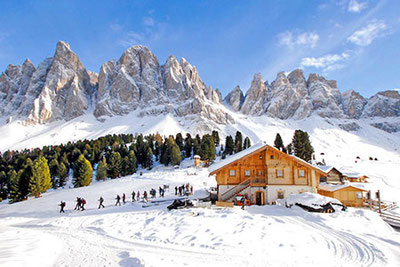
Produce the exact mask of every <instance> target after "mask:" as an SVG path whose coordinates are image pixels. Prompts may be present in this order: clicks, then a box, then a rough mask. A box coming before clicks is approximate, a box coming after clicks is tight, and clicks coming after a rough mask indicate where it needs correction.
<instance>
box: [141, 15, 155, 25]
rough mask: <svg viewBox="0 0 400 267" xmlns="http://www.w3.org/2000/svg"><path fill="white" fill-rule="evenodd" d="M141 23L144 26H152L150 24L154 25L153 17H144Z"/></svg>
mask: <svg viewBox="0 0 400 267" xmlns="http://www.w3.org/2000/svg"><path fill="white" fill-rule="evenodd" d="M143 24H144V25H145V26H149V27H152V26H154V19H153V18H151V17H145V18H144V19H143Z"/></svg>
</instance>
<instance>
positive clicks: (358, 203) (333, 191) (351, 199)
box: [318, 183, 367, 207]
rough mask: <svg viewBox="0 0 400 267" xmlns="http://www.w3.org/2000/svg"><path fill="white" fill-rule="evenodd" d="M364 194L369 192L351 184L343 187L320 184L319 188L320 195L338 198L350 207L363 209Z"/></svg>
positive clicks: (342, 185)
mask: <svg viewBox="0 0 400 267" xmlns="http://www.w3.org/2000/svg"><path fill="white" fill-rule="evenodd" d="M364 192H367V190H365V189H363V188H361V187H358V186H356V185H353V184H349V183H347V184H341V185H333V184H328V183H320V184H319V186H318V194H320V195H323V196H327V197H332V198H336V199H337V200H339V201H340V202H342V203H343V204H344V205H346V206H348V207H362V206H363V205H364Z"/></svg>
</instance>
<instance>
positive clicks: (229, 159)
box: [208, 142, 267, 172]
mask: <svg viewBox="0 0 400 267" xmlns="http://www.w3.org/2000/svg"><path fill="white" fill-rule="evenodd" d="M266 146H267V143H265V142H258V143H256V144H255V145H253V146H251V147H249V148H247V149H245V150H243V151H240V152H238V153H236V154H234V155H232V156H229V157H227V158H226V159H224V160H222V161H220V162H218V163H215V164H212V165H211V166H210V167H209V168H208V170H209V171H210V172H214V171H216V170H218V169H221V168H222V167H224V166H226V165H229V164H231V163H232V162H235V161H237V160H238V159H240V158H243V157H244V156H247V155H249V154H251V153H253V152H256V151H257V150H259V149H261V148H263V147H266Z"/></svg>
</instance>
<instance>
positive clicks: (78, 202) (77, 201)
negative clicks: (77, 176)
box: [74, 197, 82, 210]
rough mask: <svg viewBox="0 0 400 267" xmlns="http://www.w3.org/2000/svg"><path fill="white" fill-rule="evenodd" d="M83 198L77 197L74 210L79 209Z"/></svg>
mask: <svg viewBox="0 0 400 267" xmlns="http://www.w3.org/2000/svg"><path fill="white" fill-rule="evenodd" d="M81 204H82V200H81V198H80V197H77V198H76V205H75V209H74V210H79V209H80V208H81Z"/></svg>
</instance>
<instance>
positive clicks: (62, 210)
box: [58, 201, 65, 213]
mask: <svg viewBox="0 0 400 267" xmlns="http://www.w3.org/2000/svg"><path fill="white" fill-rule="evenodd" d="M58 206H60V213H61V212H62V213H65V211H64V207H65V202H62V201H61V203H60V204H59V205H58Z"/></svg>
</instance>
